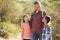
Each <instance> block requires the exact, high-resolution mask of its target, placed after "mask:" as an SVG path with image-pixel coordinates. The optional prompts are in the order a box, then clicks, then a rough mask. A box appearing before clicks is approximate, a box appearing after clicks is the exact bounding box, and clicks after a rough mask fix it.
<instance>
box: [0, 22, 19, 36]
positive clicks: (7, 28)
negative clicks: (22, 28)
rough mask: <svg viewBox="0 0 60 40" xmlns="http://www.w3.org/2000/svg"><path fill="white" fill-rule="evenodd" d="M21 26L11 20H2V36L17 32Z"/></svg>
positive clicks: (0, 31)
mask: <svg viewBox="0 0 60 40" xmlns="http://www.w3.org/2000/svg"><path fill="white" fill-rule="evenodd" d="M18 29H19V27H18V26H17V25H15V24H13V23H10V22H0V36H2V37H8V36H14V35H16V34H17V32H18Z"/></svg>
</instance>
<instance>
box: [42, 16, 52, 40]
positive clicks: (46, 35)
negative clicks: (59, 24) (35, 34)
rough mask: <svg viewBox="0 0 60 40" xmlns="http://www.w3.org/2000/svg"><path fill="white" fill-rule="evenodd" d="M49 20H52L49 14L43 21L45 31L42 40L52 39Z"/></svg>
mask: <svg viewBox="0 0 60 40" xmlns="http://www.w3.org/2000/svg"><path fill="white" fill-rule="evenodd" d="M49 21H50V17H48V16H45V17H44V18H43V19H42V22H43V23H44V27H43V32H42V40H52V29H51V27H50V26H49V25H48V23H49Z"/></svg>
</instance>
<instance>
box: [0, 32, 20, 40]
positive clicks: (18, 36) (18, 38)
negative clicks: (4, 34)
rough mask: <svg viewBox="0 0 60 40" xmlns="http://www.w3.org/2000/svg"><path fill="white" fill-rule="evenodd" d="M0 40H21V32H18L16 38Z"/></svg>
mask: <svg viewBox="0 0 60 40" xmlns="http://www.w3.org/2000/svg"><path fill="white" fill-rule="evenodd" d="M0 40H21V32H19V33H18V34H17V36H16V37H10V38H9V39H3V38H0Z"/></svg>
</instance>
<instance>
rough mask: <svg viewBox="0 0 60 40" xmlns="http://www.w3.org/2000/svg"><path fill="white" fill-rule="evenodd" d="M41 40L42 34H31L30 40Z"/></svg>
mask: <svg viewBox="0 0 60 40" xmlns="http://www.w3.org/2000/svg"><path fill="white" fill-rule="evenodd" d="M38 39H39V40H42V33H40V34H34V33H33V34H32V36H31V40H38Z"/></svg>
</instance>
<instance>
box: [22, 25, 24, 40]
mask: <svg viewBox="0 0 60 40" xmlns="http://www.w3.org/2000/svg"><path fill="white" fill-rule="evenodd" d="M23 35H24V27H23V25H21V39H22V40H23Z"/></svg>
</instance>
